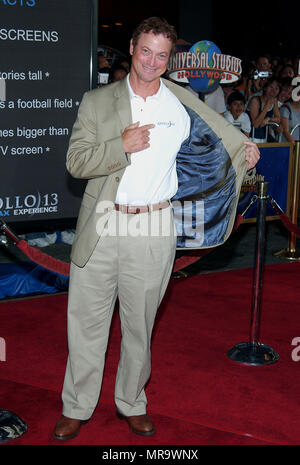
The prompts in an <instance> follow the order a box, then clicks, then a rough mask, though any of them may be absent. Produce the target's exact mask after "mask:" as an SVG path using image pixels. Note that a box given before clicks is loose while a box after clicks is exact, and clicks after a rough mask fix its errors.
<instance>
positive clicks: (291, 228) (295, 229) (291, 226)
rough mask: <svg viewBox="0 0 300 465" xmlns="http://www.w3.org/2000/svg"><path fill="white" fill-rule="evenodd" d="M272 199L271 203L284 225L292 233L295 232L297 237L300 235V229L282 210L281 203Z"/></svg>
mask: <svg viewBox="0 0 300 465" xmlns="http://www.w3.org/2000/svg"><path fill="white" fill-rule="evenodd" d="M272 200H273V199H271V205H272V207H273V208H274V210H275V211H276V212H277V213H278V215H279V218H280V220H281V222H282V223H283V224H284V226H285V227H286V228H287V229H288V230H289V231H290V232H292V233H294V234H295V235H296V236H297V237H300V229H299V228H298V226H297V225H296V224H295V223H292V222H291V220H290V219H289V217H288V216H287V215H286V214H285V213H284V212H283V211H282V210H281V208H280V207H279V205H277V203H276V202H274V201H272Z"/></svg>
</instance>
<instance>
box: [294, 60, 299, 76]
mask: <svg viewBox="0 0 300 465" xmlns="http://www.w3.org/2000/svg"><path fill="white" fill-rule="evenodd" d="M299 64H300V55H297V56H295V58H294V60H293V66H294V71H295V76H300V65H299Z"/></svg>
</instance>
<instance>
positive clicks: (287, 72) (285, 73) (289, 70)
mask: <svg viewBox="0 0 300 465" xmlns="http://www.w3.org/2000/svg"><path fill="white" fill-rule="evenodd" d="M294 76H295V70H294V67H293V65H292V64H290V63H287V64H285V65H284V66H283V67H282V68H281V70H280V71H279V73H278V76H277V78H278V79H279V80H280V79H283V78H286V77H287V78H293V77H294Z"/></svg>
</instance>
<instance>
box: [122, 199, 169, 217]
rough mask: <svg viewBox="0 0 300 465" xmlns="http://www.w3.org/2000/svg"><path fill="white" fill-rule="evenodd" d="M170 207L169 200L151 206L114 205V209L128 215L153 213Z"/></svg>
mask: <svg viewBox="0 0 300 465" xmlns="http://www.w3.org/2000/svg"><path fill="white" fill-rule="evenodd" d="M169 205H170V202H169V200H166V201H165V202H159V203H154V204H152V205H140V206H136V205H120V204H119V203H115V209H116V210H117V211H120V212H122V213H129V214H136V213H148V212H153V211H155V210H163V209H164V208H167V207H168V206H169Z"/></svg>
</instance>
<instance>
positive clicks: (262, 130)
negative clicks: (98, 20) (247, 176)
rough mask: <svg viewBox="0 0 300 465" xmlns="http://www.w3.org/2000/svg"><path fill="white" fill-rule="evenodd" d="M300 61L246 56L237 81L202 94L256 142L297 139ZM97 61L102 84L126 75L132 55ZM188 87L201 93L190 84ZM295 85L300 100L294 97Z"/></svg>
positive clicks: (203, 97) (299, 110)
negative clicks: (112, 60) (248, 57)
mask: <svg viewBox="0 0 300 465" xmlns="http://www.w3.org/2000/svg"><path fill="white" fill-rule="evenodd" d="M299 62H300V56H296V57H295V58H294V59H289V60H285V61H284V60H281V59H280V58H279V57H273V58H271V57H270V56H268V55H267V54H261V55H259V56H258V57H257V58H256V60H253V61H250V60H243V62H242V75H241V77H240V79H239V80H238V81H235V82H233V83H229V84H220V85H219V86H218V87H217V88H216V89H215V90H214V91H213V92H211V93H207V94H204V95H202V96H201V97H200V96H199V98H202V100H203V101H204V102H205V103H206V104H207V105H209V106H210V107H212V108H213V109H214V110H215V111H217V112H218V113H220V114H221V115H223V116H224V117H225V118H226V119H227V120H228V121H230V122H231V123H232V124H234V125H235V126H236V127H237V128H239V129H240V130H241V131H243V132H244V133H245V134H246V135H247V137H249V138H250V139H251V140H253V141H254V142H256V143H262V142H278V141H280V142H291V143H295V140H300V91H299V92H298V91H297V88H298V89H300V82H297V83H296V84H295V82H293V80H294V78H295V77H296V76H298V75H300V70H299V67H300V64H299ZM98 65H99V70H98V71H99V73H98V76H99V77H98V85H99V86H102V85H106V84H109V83H111V82H115V81H118V80H120V79H124V77H125V76H126V75H127V73H128V72H129V68H130V59H129V58H128V59H125V58H123V59H119V60H118V61H115V62H114V63H113V64H109V62H108V61H107V59H106V58H105V57H104V56H103V54H101V53H100V54H99V55H98ZM299 81H300V78H299ZM186 87H187V89H188V90H189V91H190V92H192V93H194V94H196V95H198V94H197V93H196V92H195V91H194V90H193V89H192V88H191V86H188V85H187V86H186ZM295 89H296V92H297V93H298V97H299V100H296V99H295ZM293 91H294V92H293ZM298 124H299V126H298V127H297V125H298ZM296 127H297V129H296V130H294V131H293V129H294V128H296ZM291 133H292V134H291Z"/></svg>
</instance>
